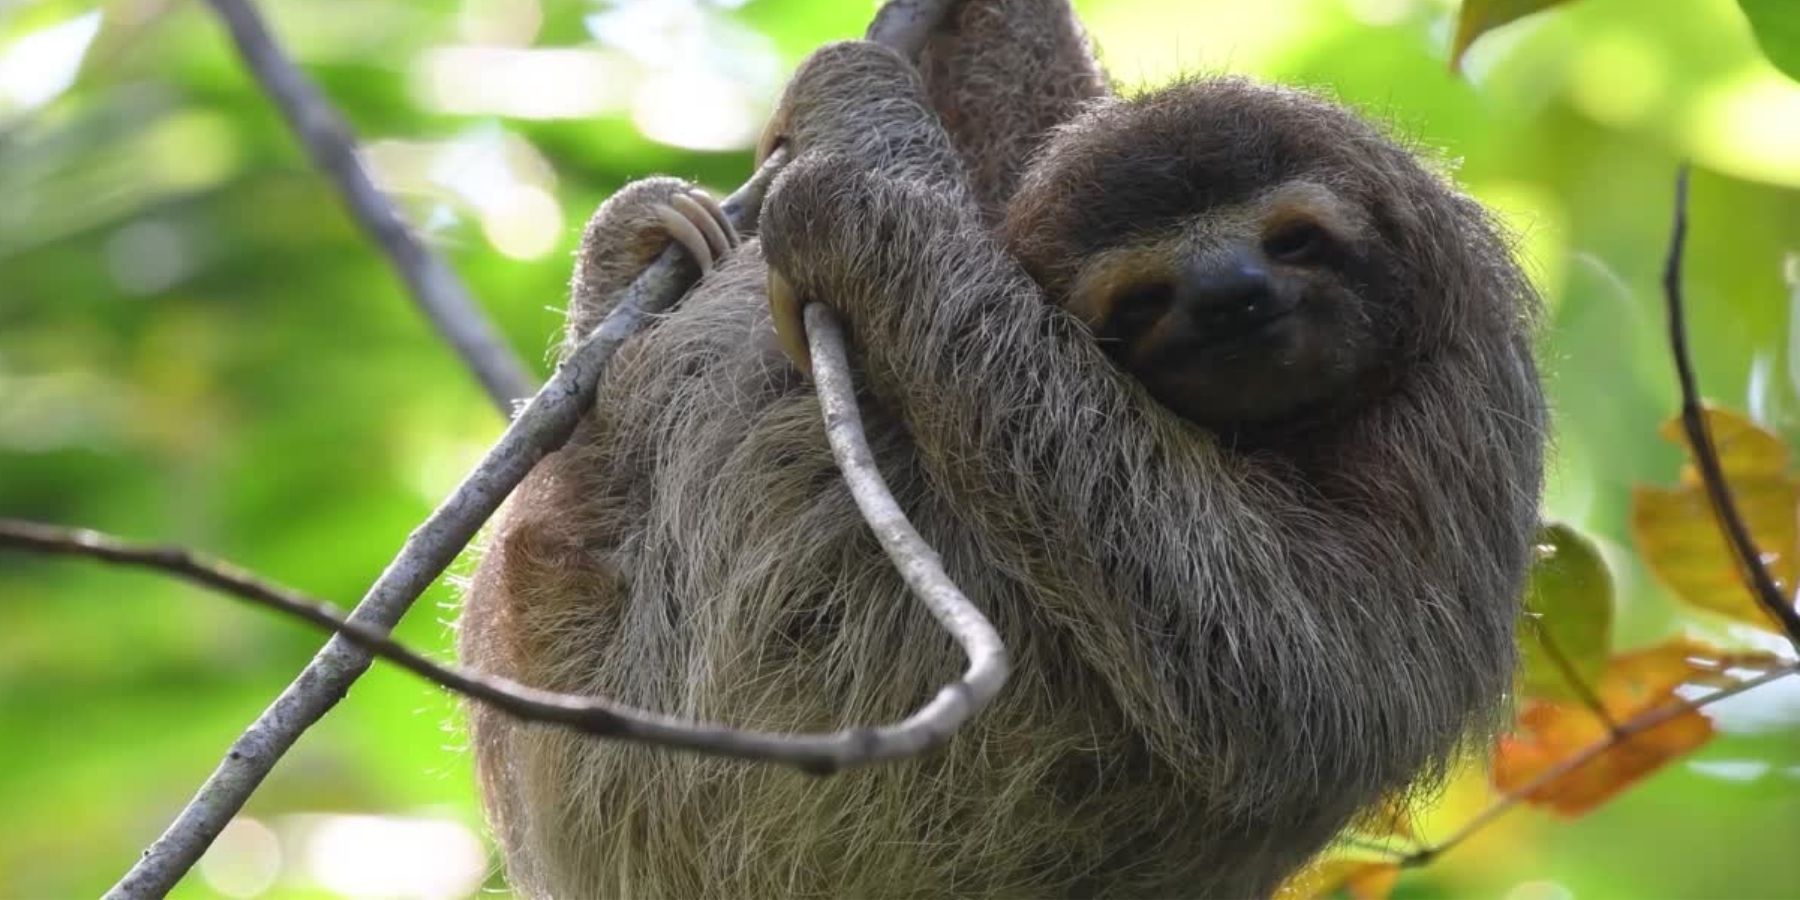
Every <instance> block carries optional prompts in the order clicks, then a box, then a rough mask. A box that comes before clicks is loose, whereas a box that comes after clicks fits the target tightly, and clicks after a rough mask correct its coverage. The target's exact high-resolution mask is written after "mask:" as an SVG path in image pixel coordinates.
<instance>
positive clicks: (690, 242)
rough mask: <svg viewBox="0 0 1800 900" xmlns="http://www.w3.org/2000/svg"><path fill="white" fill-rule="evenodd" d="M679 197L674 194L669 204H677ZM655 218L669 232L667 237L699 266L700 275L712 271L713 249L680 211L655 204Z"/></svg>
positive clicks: (704, 236)
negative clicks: (683, 249) (672, 239)
mask: <svg viewBox="0 0 1800 900" xmlns="http://www.w3.org/2000/svg"><path fill="white" fill-rule="evenodd" d="M681 197H682V195H681V194H676V195H675V196H674V199H673V200H672V201H671V202H675V203H678V202H679V201H680V199H681ZM656 218H657V221H659V222H661V223H662V226H663V228H664V229H665V230H666V231H668V232H669V237H672V238H674V239H675V242H676V243H678V244H680V245H681V246H682V247H683V248H685V249H686V250H687V252H688V255H689V256H692V257H693V258H694V262H696V263H699V264H700V273H701V274H702V275H705V274H706V273H708V272H711V271H712V267H713V257H714V254H713V248H712V245H711V244H710V243H708V242H707V240H706V235H704V234H702V233H701V231H700V227H699V226H698V225H695V224H694V223H693V222H692V221H691V220H690V219H689V218H688V217H687V216H686V215H685V214H683V213H682V211H681V210H680V209H678V208H677V207H675V206H672V205H669V204H662V203H659V204H657V206H656Z"/></svg>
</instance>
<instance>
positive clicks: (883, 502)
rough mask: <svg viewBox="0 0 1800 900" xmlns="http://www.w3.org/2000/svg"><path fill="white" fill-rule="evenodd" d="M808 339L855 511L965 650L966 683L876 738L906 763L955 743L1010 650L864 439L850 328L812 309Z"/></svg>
mask: <svg viewBox="0 0 1800 900" xmlns="http://www.w3.org/2000/svg"><path fill="white" fill-rule="evenodd" d="M804 315H805V317H806V334H807V342H808V345H809V347H810V349H811V352H812V366H813V380H814V382H815V383H816V384H817V386H818V391H819V406H820V408H821V409H822V410H823V412H824V415H825V434H826V437H827V438H828V439H830V441H831V453H832V455H833V456H835V457H837V464H838V469H839V470H840V471H842V472H843V473H844V483H845V484H847V485H849V487H850V494H851V496H852V497H853V498H854V499H855V500H856V508H857V509H859V510H861V511H862V515H863V519H864V520H866V521H867V522H868V523H869V528H870V529H871V530H873V531H874V532H875V538H876V539H877V540H878V541H880V542H881V548H882V549H883V550H886V551H887V555H888V559H890V560H892V561H893V563H894V568H896V569H898V570H899V571H900V576H901V577H902V578H904V579H906V584H907V586H908V587H910V588H912V592H913V594H914V596H917V597H918V598H919V599H920V600H921V601H923V602H924V603H925V606H926V607H927V608H928V609H930V611H931V614H932V616H933V617H935V618H936V619H937V620H938V624H940V625H942V626H944V630H946V631H948V632H950V633H951V634H952V635H953V636H955V638H956V642H957V643H958V644H960V645H962V648H963V653H965V654H966V655H967V656H968V657H969V668H968V670H967V671H965V672H964V673H963V677H962V680H961V681H958V682H955V683H953V684H951V685H949V686H948V687H945V688H944V689H943V690H942V691H940V692H938V695H937V699H935V700H933V701H931V703H930V704H929V705H927V706H926V707H925V708H923V709H921V710H919V711H918V712H916V713H914V714H913V715H912V716H911V717H909V718H908V719H907V720H906V721H905V722H902V723H901V724H900V725H898V726H896V727H894V728H891V729H886V730H885V731H883V732H878V733H876V734H875V735H872V737H871V740H875V739H879V740H881V741H882V742H883V744H884V746H883V747H882V749H881V750H880V751H879V752H880V753H881V755H882V757H883V758H890V759H892V758H899V757H903V756H911V755H913V754H915V753H919V752H922V751H924V750H926V749H929V748H931V747H933V746H936V745H938V744H942V743H943V742H945V741H947V740H949V739H950V735H951V734H953V733H955V731H956V730H957V729H958V728H961V727H962V725H963V723H965V722H967V721H968V720H969V719H970V718H971V717H972V716H974V715H975V714H976V713H977V712H980V711H981V709H982V708H983V707H985V706H986V705H987V704H988V702H989V701H990V700H992V699H994V695H996V694H998V693H999V692H1000V688H1001V686H1002V685H1004V684H1005V683H1006V670H1007V661H1006V647H1005V646H1004V645H1002V644H1001V642H1000V635H999V634H997V633H996V632H995V631H994V626H993V625H992V624H991V623H989V622H988V620H987V617H986V616H983V615H982V614H981V611H980V610H979V609H976V608H975V604H973V603H970V602H969V599H968V598H967V597H964V596H963V595H962V592H961V591H959V590H957V587H956V585H955V584H953V583H951V581H950V576H949V575H946V574H945V573H944V568H943V566H942V565H941V564H940V563H939V562H938V555H937V553H936V552H935V551H933V550H932V549H931V546H930V545H929V544H926V543H925V539H924V538H922V537H920V536H919V533H918V532H917V531H915V530H914V529H913V527H912V523H911V522H908V521H907V520H906V513H904V512H902V511H901V509H900V504H899V503H897V502H895V500H894V495H893V494H892V493H890V492H889V491H888V486H887V482H885V481H883V480H882V477H881V471H880V470H879V469H877V468H876V467H875V455H874V454H873V453H871V452H870V451H869V443H868V441H867V440H866V439H865V438H864V436H863V427H862V415H861V413H859V412H858V411H857V408H856V386H855V385H853V384H852V383H851V381H850V361H849V359H848V357H847V356H846V355H845V353H844V331H843V329H842V328H841V327H840V326H839V325H838V322H837V316H836V314H834V313H833V312H832V311H831V310H830V309H829V308H827V307H825V306H823V305H821V304H818V303H813V304H809V305H808V306H807V307H806V309H805V311H804Z"/></svg>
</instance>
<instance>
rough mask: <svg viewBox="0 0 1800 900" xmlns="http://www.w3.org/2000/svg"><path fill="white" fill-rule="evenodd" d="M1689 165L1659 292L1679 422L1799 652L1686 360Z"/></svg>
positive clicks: (1750, 581) (1720, 516)
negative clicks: (1672, 363) (1684, 255)
mask: <svg viewBox="0 0 1800 900" xmlns="http://www.w3.org/2000/svg"><path fill="white" fill-rule="evenodd" d="M1687 205H1688V167H1687V166H1686V165H1685V164H1684V165H1683V166H1682V167H1681V171H1680V173H1679V174H1678V175H1677V176H1676V179H1675V226H1674V229H1673V230H1672V232H1671V234H1670V237H1669V256H1668V260H1667V264H1666V265H1665V267H1664V269H1663V295H1664V297H1665V298H1666V299H1667V300H1668V306H1669V350H1670V352H1671V354H1672V355H1673V356H1674V357H1675V372H1676V375H1677V376H1678V377H1679V379H1680V381H1681V425H1682V429H1683V431H1684V432H1686V434H1687V439H1688V445H1689V446H1690V447H1691V448H1692V449H1693V452H1694V463H1695V465H1697V466H1698V467H1699V469H1700V481H1701V483H1702V484H1704V485H1705V487H1706V497H1707V499H1708V500H1709V501H1710V502H1711V503H1712V509H1713V516H1714V517H1715V518H1716V519H1717V520H1718V522H1719V527H1720V528H1721V529H1723V530H1724V532H1725V539H1726V541H1727V542H1728V543H1730V544H1731V550H1732V554H1733V556H1734V557H1735V558H1736V560H1737V564H1738V570H1739V572H1740V573H1741V574H1742V576H1743V578H1744V579H1745V582H1746V584H1747V586H1748V587H1749V588H1750V590H1751V593H1752V594H1754V595H1755V596H1756V601H1757V603H1759V604H1761V605H1762V607H1763V609H1764V610H1765V611H1767V612H1768V614H1769V615H1770V616H1771V617H1773V618H1774V620H1775V622H1776V623H1777V624H1779V625H1780V626H1781V630H1782V631H1783V632H1785V633H1786V634H1787V638H1788V641H1789V642H1790V643H1792V644H1793V645H1794V648H1795V649H1796V650H1800V613H1796V612H1795V611H1794V607H1793V604H1791V603H1790V602H1788V600H1787V599H1786V598H1785V597H1783V596H1782V593H1781V588H1780V587H1778V586H1777V585H1776V584H1775V578H1774V576H1773V575H1771V574H1770V573H1769V568H1768V566H1766V565H1764V564H1763V561H1762V553H1761V551H1759V550H1758V549H1757V548H1756V540H1755V538H1753V537H1752V536H1751V534H1750V528H1749V526H1747V525H1745V524H1744V519H1743V517H1742V516H1741V515H1739V513H1738V508H1737V501H1736V500H1735V499H1734V498H1733V497H1732V493H1731V487H1730V485H1729V484H1728V483H1727V482H1726V480H1725V470H1724V467H1723V466H1721V465H1720V464H1719V451H1718V450H1717V448H1716V447H1715V446H1714V445H1713V440H1712V432H1711V431H1710V430H1709V429H1708V427H1707V424H1706V411H1705V408H1704V407H1702V406H1701V403H1700V389H1699V388H1698V387H1697V386H1696V379H1695V378H1694V365H1693V362H1692V360H1690V359H1689V358H1688V346H1687V323H1686V321H1685V320H1684V318H1683V311H1682V294H1681V257H1682V250H1683V247H1684V245H1685V244H1686V241H1687Z"/></svg>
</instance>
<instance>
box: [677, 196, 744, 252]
mask: <svg viewBox="0 0 1800 900" xmlns="http://www.w3.org/2000/svg"><path fill="white" fill-rule="evenodd" d="M669 205H670V206H673V207H674V208H675V211H676V212H679V213H681V214H682V215H683V216H686V217H687V220H688V221H689V222H692V223H694V226H695V227H697V228H699V229H700V233H701V234H702V235H704V236H705V238H706V246H707V247H708V248H710V249H711V250H712V255H713V258H714V259H723V258H725V254H727V253H730V252H731V238H729V237H727V236H726V235H725V229H724V228H722V227H721V226H720V225H719V218H715V217H714V216H713V211H712V210H710V209H707V208H706V206H705V205H703V204H702V203H701V202H700V201H699V200H697V199H695V198H694V194H693V192H692V191H689V192H687V193H681V194H676V195H674V196H672V197H670V198H669ZM721 217H722V214H721Z"/></svg>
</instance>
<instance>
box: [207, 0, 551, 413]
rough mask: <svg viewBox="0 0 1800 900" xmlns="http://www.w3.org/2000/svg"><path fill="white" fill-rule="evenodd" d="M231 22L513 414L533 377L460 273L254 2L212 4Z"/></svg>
mask: <svg viewBox="0 0 1800 900" xmlns="http://www.w3.org/2000/svg"><path fill="white" fill-rule="evenodd" d="M207 2H208V3H210V4H212V8H213V10H214V12H216V13H218V15H219V18H221V19H223V20H224V21H225V25H226V27H227V28H228V29H229V30H230V31H231V39H232V41H233V42H234V43H236V44H237V50H238V54H239V55H240V56H242V57H243V59H244V65H245V66H247V67H248V68H249V69H250V71H251V72H253V73H255V75H256V80H257V81H258V82H259V83H260V84H261V85H262V88H263V91H264V92H265V93H267V94H268V95H269V98H270V99H271V100H273V101H274V103H275V105H276V107H278V108H279V109H280V110H281V114H282V117H283V118H285V119H286V120H287V123H288V127H289V128H291V129H292V130H293V132H294V134H295V135H296V136H298V137H299V138H300V142H301V143H302V144H303V145H305V147H306V153H307V155H308V156H310V157H311V158H312V161H313V165H315V166H317V167H318V169H319V171H321V172H323V173H325V174H326V175H327V176H328V177H330V179H331V182H332V184H333V185H335V186H336V187H337V192H338V195H339V196H340V197H341V198H342V199H343V201H344V205H345V206H346V207H348V208H349V210H350V213H351V215H352V217H354V218H355V219H356V221H357V223H358V224H359V225H361V226H362V227H363V230H364V231H366V232H368V235H369V237H370V238H371V239H373V240H374V241H375V243H376V244H377V245H379V246H380V247H381V250H382V252H383V253H385V254H387V258H388V262H389V263H390V264H392V265H393V267H394V270H395V271H396V272H398V273H399V274H400V277H401V278H402V279H403V280H404V281H405V282H406V289H407V292H408V293H409V294H411V295H412V299H413V302H414V303H415V304H417V305H418V307H419V309H420V310H422V311H423V312H424V313H425V317H426V318H428V319H430V320H431V324H432V325H433V326H435V327H436V328H437V330H438V332H439V333H440V334H442V335H443V337H444V339H445V340H447V341H449V342H450V345H451V346H452V347H454V348H455V349H456V352H457V354H458V355H460V356H461V357H462V359H463V362H464V363H465V364H466V365H468V367H469V368H470V370H472V371H473V372H474V373H475V377H476V378H477V379H479V380H480V381H481V385H482V387H483V388H485V389H486V390H487V393H488V396H489V397H490V398H492V399H493V401H494V405H495V406H498V407H499V408H500V411H501V413H502V414H506V415H510V414H511V413H512V410H513V404H515V403H517V402H518V401H520V400H523V399H524V398H526V397H529V396H531V395H532V393H533V392H534V391H535V388H534V387H533V384H534V379H533V378H532V377H531V375H530V374H528V373H527V372H526V369H525V366H524V364H523V363H521V362H520V361H519V357H518V356H517V355H515V354H514V353H513V352H512V349H511V348H509V347H508V346H507V345H506V342H505V341H504V340H502V339H501V337H500V335H499V333H498V332H497V331H495V330H494V326H493V324H492V323H491V322H489V321H488V319H487V317H486V316H484V315H483V314H482V312H481V309H480V307H478V306H476V305H475V301H474V299H473V298H472V297H470V296H469V291H468V289H467V288H465V287H464V286H463V283H462V281H461V280H460V279H458V278H457V277H456V273H454V272H452V271H451V270H450V267H449V266H448V265H445V263H444V261H443V260H442V259H439V258H438V256H437V255H436V254H434V253H432V252H431V251H430V250H428V249H426V247H425V245H424V244H422V243H420V242H419V239H418V237H417V236H415V235H414V234H413V233H412V230H411V229H410V228H408V227H407V226H406V223H405V222H404V221H402V220H401V218H400V215H399V213H397V212H396V211H395V210H394V207H393V204H391V203H389V202H388V200H387V197H385V196H383V195H382V193H381V191H380V190H379V189H377V188H376V187H375V182H374V181H373V180H371V179H370V178H369V173H368V172H367V171H366V170H365V169H364V168H363V166H362V162H361V161H360V160H358V159H357V157H356V147H355V140H354V138H352V137H351V135H350V130H349V128H348V127H347V126H345V124H344V121H343V119H342V118H341V117H340V116H339V115H338V114H337V112H336V111H335V110H333V109H332V107H331V105H330V104H329V103H328V102H327V101H326V100H325V98H324V97H323V96H322V95H321V94H320V93H319V91H318V89H317V88H315V87H313V85H312V83H311V82H309V81H307V80H306V76H305V75H302V74H301V73H300V69H299V68H298V67H297V66H295V65H294V63H293V62H292V61H291V60H289V59H288V58H287V56H286V55H285V54H283V53H282V51H281V48H280V47H279V46H277V45H276V43H275V39H274V37H273V36H272V35H270V34H269V29H268V27H267V26H266V25H264V24H263V21H262V17H261V16H259V15H258V14H257V12H256V8H255V7H253V6H251V5H250V0H207Z"/></svg>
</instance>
